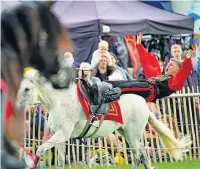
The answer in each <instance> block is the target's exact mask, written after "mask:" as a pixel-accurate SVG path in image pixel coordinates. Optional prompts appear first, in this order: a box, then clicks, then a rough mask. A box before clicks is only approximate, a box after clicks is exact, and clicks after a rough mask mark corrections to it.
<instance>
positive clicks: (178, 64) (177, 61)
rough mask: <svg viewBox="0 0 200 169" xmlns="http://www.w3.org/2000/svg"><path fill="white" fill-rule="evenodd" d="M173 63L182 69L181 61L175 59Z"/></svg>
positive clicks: (172, 59)
mask: <svg viewBox="0 0 200 169" xmlns="http://www.w3.org/2000/svg"><path fill="white" fill-rule="evenodd" d="M171 61H173V62H175V63H176V65H177V66H178V67H179V68H180V67H181V61H180V60H178V59H175V58H171Z"/></svg>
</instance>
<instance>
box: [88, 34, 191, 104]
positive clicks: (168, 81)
mask: <svg viewBox="0 0 200 169" xmlns="http://www.w3.org/2000/svg"><path fill="white" fill-rule="evenodd" d="M141 41H142V33H140V34H139V36H138V38H137V45H136V47H137V51H138V53H139V57H140V62H141V64H142V67H143V69H144V72H145V74H146V76H147V79H146V80H142V81H138V80H129V81H107V82H108V83H111V84H112V85H113V87H119V88H121V91H122V92H121V94H127V93H129V94H138V95H140V96H142V97H144V98H145V99H146V100H147V101H148V102H152V101H155V100H156V99H161V98H163V97H166V96H169V95H171V94H172V93H174V92H175V91H177V90H181V89H182V88H183V86H184V82H185V80H186V79H187V78H188V76H189V74H190V73H191V70H192V60H191V56H192V54H193V51H191V50H190V51H188V53H187V54H186V57H185V58H184V60H183V61H182V63H181V62H180V61H179V60H177V59H174V58H173V59H171V60H170V62H169V63H168V65H167V67H166V69H165V74H164V75H160V66H159V62H158V59H157V58H156V57H155V56H153V55H151V54H150V53H149V52H147V51H146V50H145V49H144V47H143V46H142V45H141ZM90 92H91V93H93V94H94V95H95V96H94V97H95V98H98V99H96V102H95V104H99V103H100V102H101V100H102V96H101V94H100V93H99V92H98V87H97V86H96V88H93V90H91V91H90Z"/></svg>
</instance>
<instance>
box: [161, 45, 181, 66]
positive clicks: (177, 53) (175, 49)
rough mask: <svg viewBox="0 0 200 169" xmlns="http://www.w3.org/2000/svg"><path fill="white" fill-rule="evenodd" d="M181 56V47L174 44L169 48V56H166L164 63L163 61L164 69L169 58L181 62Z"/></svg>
mask: <svg viewBox="0 0 200 169" xmlns="http://www.w3.org/2000/svg"><path fill="white" fill-rule="evenodd" d="M182 54H183V51H182V49H181V45H178V44H174V45H172V46H171V56H166V57H165V61H164V67H166V66H167V64H168V62H169V60H170V59H171V58H175V59H178V60H181V56H182Z"/></svg>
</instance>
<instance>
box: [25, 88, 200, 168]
mask: <svg viewBox="0 0 200 169" xmlns="http://www.w3.org/2000/svg"><path fill="white" fill-rule="evenodd" d="M186 91H187V93H186ZM199 98H200V93H199V92H197V93H193V92H190V90H189V89H187V90H186V89H184V90H182V91H179V92H177V93H176V94H174V95H172V96H170V97H168V98H166V99H162V100H158V101H157V102H156V107H157V109H158V112H156V116H157V118H159V120H161V121H162V122H163V123H165V124H166V125H167V126H168V127H169V128H170V130H171V131H173V133H174V135H175V137H176V138H177V139H179V138H181V136H183V135H190V136H191V139H192V146H191V148H190V149H189V152H188V153H186V154H185V158H187V159H188V158H189V159H196V158H200V146H199V144H200V101H199V100H200V99H199ZM39 111H40V110H39ZM47 116H48V112H45V111H44V114H43V117H42V114H41V113H38V111H37V110H36V106H32V107H30V110H29V111H28V112H27V113H26V118H27V119H26V123H25V125H26V127H25V129H26V131H25V133H26V137H25V139H24V147H26V148H27V149H28V150H29V151H31V152H33V153H34V154H35V153H36V150H37V148H38V146H40V145H41V144H42V138H43V136H44V135H45V136H47V126H46V120H47ZM133 127H134V126H133ZM147 129H148V130H147V131H145V132H144V135H143V138H142V139H141V140H142V141H143V142H144V143H145V144H146V145H148V146H146V148H147V149H148V155H149V157H150V158H151V160H152V162H168V161H171V162H172V161H174V159H173V158H172V157H171V156H170V155H169V154H168V153H167V151H166V149H163V148H162V147H161V143H160V141H159V136H158V135H157V134H155V133H154V132H153V131H152V130H151V127H150V126H148V127H147ZM43 140H44V138H43ZM82 141H84V142H86V145H84V144H83V143H82V142H81V141H80V140H75V139H71V140H70V141H69V143H66V150H67V151H66V165H68V166H69V167H71V165H72V163H73V164H74V165H75V166H77V165H107V166H109V165H119V164H133V161H134V160H133V154H132V152H131V149H130V148H129V147H128V144H127V143H126V141H125V139H124V138H123V137H122V136H120V135H119V133H118V132H117V131H116V132H114V133H113V134H111V135H109V136H106V137H103V138H97V139H82ZM43 161H44V164H45V166H46V167H50V166H51V165H55V166H57V165H58V153H57V147H55V148H53V149H51V150H49V151H48V152H46V153H45V155H44V156H43Z"/></svg>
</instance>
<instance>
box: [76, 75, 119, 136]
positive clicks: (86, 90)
mask: <svg viewBox="0 0 200 169" xmlns="http://www.w3.org/2000/svg"><path fill="white" fill-rule="evenodd" d="M78 87H79V89H80V92H81V93H82V95H83V97H84V98H85V99H86V100H88V102H89V103H90V117H89V119H88V120H87V122H86V124H85V127H84V128H83V131H82V132H81V134H80V135H79V136H78V137H77V138H78V139H80V140H81V138H83V137H85V136H86V134H87V133H88V131H89V130H90V128H91V127H92V126H93V127H95V130H94V131H93V132H92V134H90V135H89V136H88V137H92V136H93V135H94V134H95V133H96V132H97V131H98V130H99V128H100V126H101V125H102V122H103V120H104V117H105V115H106V114H108V113H109V107H110V106H109V104H110V103H111V102H113V101H116V100H118V99H119V98H120V95H121V90H120V89H119V90H118V89H117V90H116V91H115V90H114V89H113V90H111V91H109V92H108V93H106V94H105V95H104V96H103V99H102V101H101V103H100V104H99V105H94V104H93V99H94V95H93V94H92V91H93V90H92V86H91V85H90V84H89V83H88V81H86V80H84V79H80V80H79V81H78ZM99 114H101V119H100V121H99V122H98V125H97V124H94V122H95V121H98V115H99Z"/></svg>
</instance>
